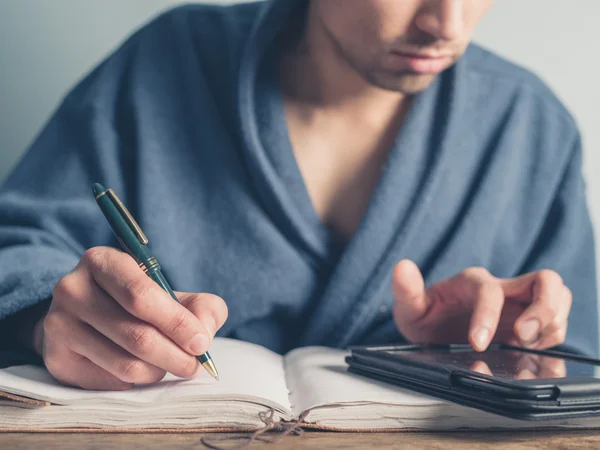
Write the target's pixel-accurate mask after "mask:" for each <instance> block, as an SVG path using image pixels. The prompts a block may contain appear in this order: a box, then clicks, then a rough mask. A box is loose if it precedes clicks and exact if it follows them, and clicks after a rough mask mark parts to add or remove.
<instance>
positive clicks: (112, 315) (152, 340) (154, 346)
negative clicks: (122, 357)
mask: <svg viewBox="0 0 600 450" xmlns="http://www.w3.org/2000/svg"><path fill="white" fill-rule="evenodd" d="M90 278H91V277H90ZM57 286H59V285H58V284H57ZM55 289H56V288H55ZM70 289H72V290H74V291H76V294H75V295H71V294H69V290H70ZM60 290H61V291H62V292H61V297H67V298H69V297H70V298H71V302H70V304H69V309H70V310H71V311H72V312H73V314H75V315H76V316H77V317H79V318H80V319H81V320H82V321H84V322H86V323H87V324H89V325H91V326H92V327H93V328H94V329H96V330H97V331H98V332H99V333H100V334H102V335H104V336H106V337H107V338H108V339H110V340H111V341H112V342H114V343H115V344H117V345H118V346H120V347H122V348H123V349H125V350H126V351H127V352H129V353H131V354H132V355H134V356H136V357H137V358H139V359H141V360H143V361H146V362H148V363H150V364H152V365H154V366H156V367H159V368H161V369H163V370H165V371H167V372H169V373H172V374H173V375H176V376H178V377H181V378H191V377H193V376H195V375H196V373H197V371H198V370H199V367H198V366H199V362H198V360H197V359H196V358H195V357H194V356H192V355H190V354H189V353H186V352H185V351H184V350H182V349H181V348H180V347H179V346H178V345H176V344H175V343H174V342H173V341H172V340H170V339H169V338H168V337H166V336H165V335H164V334H162V333H161V332H160V331H159V330H158V329H157V328H155V327H154V326H152V325H150V324H148V323H146V322H143V321H141V320H139V319H138V318H136V317H134V316H132V315H131V314H129V313H128V312H127V311H125V310H124V309H123V308H122V307H121V306H120V305H119V304H118V303H117V302H116V301H114V300H113V299H112V298H111V297H110V296H109V295H108V294H107V293H106V292H104V291H103V290H102V289H101V288H100V287H99V286H98V285H97V284H96V283H95V282H94V281H93V280H89V281H88V282H80V283H79V284H77V285H76V286H75V287H71V288H70V287H69V285H68V284H64V283H63V285H62V287H60Z"/></svg>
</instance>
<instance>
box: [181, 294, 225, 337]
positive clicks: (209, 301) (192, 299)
mask: <svg viewBox="0 0 600 450" xmlns="http://www.w3.org/2000/svg"><path fill="white" fill-rule="evenodd" d="M175 295H177V298H179V301H180V302H181V305H182V306H183V307H185V308H186V309H187V310H189V311H190V312H191V313H192V314H193V315H194V316H195V317H196V318H198V320H200V322H202V323H205V324H206V326H207V328H208V329H209V331H210V333H209V337H210V338H211V339H212V337H213V336H214V335H215V333H216V332H217V331H218V330H219V329H220V328H221V327H222V326H223V324H224V323H225V321H226V320H227V316H228V310H227V304H226V303H225V301H224V300H223V299H222V298H221V297H219V296H217V295H213V294H206V293H192V292H175Z"/></svg>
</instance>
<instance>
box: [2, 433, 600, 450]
mask: <svg viewBox="0 0 600 450" xmlns="http://www.w3.org/2000/svg"><path fill="white" fill-rule="evenodd" d="M203 436H208V437H209V438H210V435H206V434H50V433H45V434H36V433H32V434H23V433H8V434H0V449H2V450H5V449H6V450H21V449H22V450H35V449H43V450H59V449H60V450H71V449H73V450H75V449H77V450H88V449H89V450H92V449H94V450H96V449H109V450H116V449H124V448H143V449H149V450H171V449H172V450H180V449H204V448H206V447H205V446H204V445H203V444H202V443H201V438H202V437H203ZM213 436H223V435H213ZM231 444H236V442H232V443H229V442H227V443H223V444H222V445H223V446H226V445H227V446H230V445H231ZM259 448H266V449H269V448H273V449H327V448H332V449H370V448H381V449H388V448H389V449H391V448H393V449H407V450H421V449H439V450H455V449H456V450H459V449H460V450H463V449H467V450H468V449H474V450H475V449H477V450H496V449H499V450H516V449H519V450H521V449H525V450H533V449H544V450H553V449H557V450H558V449H560V450H564V449H585V450H593V449H600V430H596V431H561V432H548V431H544V432H541V431H538V432H469V433H457V432H448V433H377V434H369V433H364V434H362V433H361V434H359V433H328V432H308V431H307V432H305V433H304V434H302V435H301V436H288V437H285V438H283V440H281V441H280V442H279V443H277V444H275V445H269V444H265V443H262V442H257V443H254V444H253V445H252V446H250V449H259Z"/></svg>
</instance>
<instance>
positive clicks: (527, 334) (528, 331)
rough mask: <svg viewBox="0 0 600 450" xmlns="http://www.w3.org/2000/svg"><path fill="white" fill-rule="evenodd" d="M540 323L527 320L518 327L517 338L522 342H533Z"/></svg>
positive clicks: (534, 320)
mask: <svg viewBox="0 0 600 450" xmlns="http://www.w3.org/2000/svg"><path fill="white" fill-rule="evenodd" d="M539 330H540V322H539V321H538V320H536V319H531V320H528V321H527V322H525V323H523V324H521V325H520V326H519V338H520V339H521V340H522V341H523V342H533V341H535V340H536V339H537V337H538V332H539Z"/></svg>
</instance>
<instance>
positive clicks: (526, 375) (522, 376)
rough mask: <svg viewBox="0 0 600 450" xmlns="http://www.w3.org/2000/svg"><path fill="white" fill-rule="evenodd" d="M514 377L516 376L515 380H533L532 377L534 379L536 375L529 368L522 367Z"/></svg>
mask: <svg viewBox="0 0 600 450" xmlns="http://www.w3.org/2000/svg"><path fill="white" fill-rule="evenodd" d="M516 378H517V380H534V379H536V378H538V377H537V375H536V374H535V373H533V372H532V371H531V370H529V369H523V370H521V371H520V372H519V373H518V374H517V377H516Z"/></svg>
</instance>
